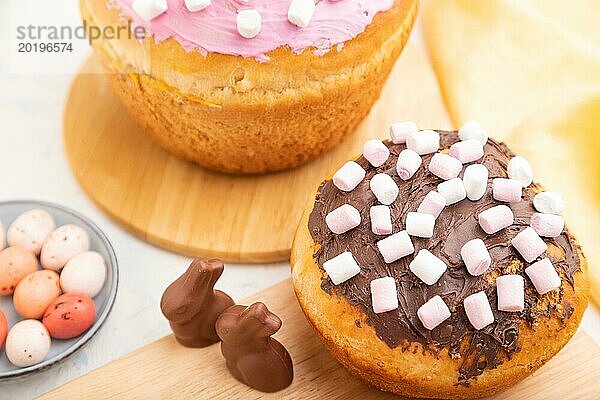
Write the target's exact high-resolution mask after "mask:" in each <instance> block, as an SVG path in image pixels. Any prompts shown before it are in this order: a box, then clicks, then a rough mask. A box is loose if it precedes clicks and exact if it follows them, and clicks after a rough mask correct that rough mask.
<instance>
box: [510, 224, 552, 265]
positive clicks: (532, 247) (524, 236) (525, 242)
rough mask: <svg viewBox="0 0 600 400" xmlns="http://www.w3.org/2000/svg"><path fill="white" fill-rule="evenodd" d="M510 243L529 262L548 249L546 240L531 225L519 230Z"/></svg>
mask: <svg viewBox="0 0 600 400" xmlns="http://www.w3.org/2000/svg"><path fill="white" fill-rule="evenodd" d="M510 243H511V244H512V245H513V246H514V248H515V249H517V251H518V252H519V254H521V256H522V257H523V259H524V260H525V261H527V262H532V261H533V260H535V259H536V258H538V257H539V256H541V255H542V254H543V253H544V252H545V251H546V250H547V249H548V245H547V244H546V242H544V240H543V239H542V238H541V237H540V236H539V235H538V234H537V233H536V232H535V230H533V228H532V227H530V226H528V227H527V228H525V229H523V230H522V231H521V232H519V233H518V234H517V236H515V237H514V238H512V239H511V241H510Z"/></svg>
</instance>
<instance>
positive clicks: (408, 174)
mask: <svg viewBox="0 0 600 400" xmlns="http://www.w3.org/2000/svg"><path fill="white" fill-rule="evenodd" d="M422 162H423V160H422V159H421V156H420V155H418V154H417V153H416V152H415V151H412V150H409V149H405V150H402V151H401V152H400V155H398V161H397V163H396V171H397V172H398V175H399V176H400V178H401V179H402V180H404V181H407V180H409V179H410V178H412V177H413V175H414V174H415V172H417V170H418V169H419V167H420V166H421V163H422Z"/></svg>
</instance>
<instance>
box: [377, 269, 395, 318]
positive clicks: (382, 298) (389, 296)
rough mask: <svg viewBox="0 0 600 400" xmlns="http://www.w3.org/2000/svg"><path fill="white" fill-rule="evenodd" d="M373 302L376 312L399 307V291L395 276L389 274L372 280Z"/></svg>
mask: <svg viewBox="0 0 600 400" xmlns="http://www.w3.org/2000/svg"><path fill="white" fill-rule="evenodd" d="M371 303H372V304H373V312H374V313H375V314H380V313H384V312H388V311H392V310H395V309H396V308H398V292H397V291H396V281H395V280H394V278H392V277H389V276H388V277H385V278H379V279H373V280H372V281H371Z"/></svg>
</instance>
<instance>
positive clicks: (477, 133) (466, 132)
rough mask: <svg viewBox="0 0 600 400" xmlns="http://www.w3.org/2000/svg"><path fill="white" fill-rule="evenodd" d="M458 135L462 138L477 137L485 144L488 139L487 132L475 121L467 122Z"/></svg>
mask: <svg viewBox="0 0 600 400" xmlns="http://www.w3.org/2000/svg"><path fill="white" fill-rule="evenodd" d="M458 137H459V138H460V140H468V139H475V140H477V141H478V142H479V143H481V144H482V145H484V146H485V144H486V143H487V141H488V134H487V132H486V131H485V129H483V127H482V126H481V125H479V124H478V123H477V122H475V121H468V122H465V123H464V124H463V126H461V127H460V129H459V130H458Z"/></svg>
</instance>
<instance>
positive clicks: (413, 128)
mask: <svg viewBox="0 0 600 400" xmlns="http://www.w3.org/2000/svg"><path fill="white" fill-rule="evenodd" d="M418 131H419V128H418V127H417V124H416V123H414V122H413V121H406V122H397V123H395V124H393V125H392V127H391V128H390V137H391V138H392V142H393V143H394V144H402V143H406V138H408V136H409V135H411V134H412V133H417V132H418Z"/></svg>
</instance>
